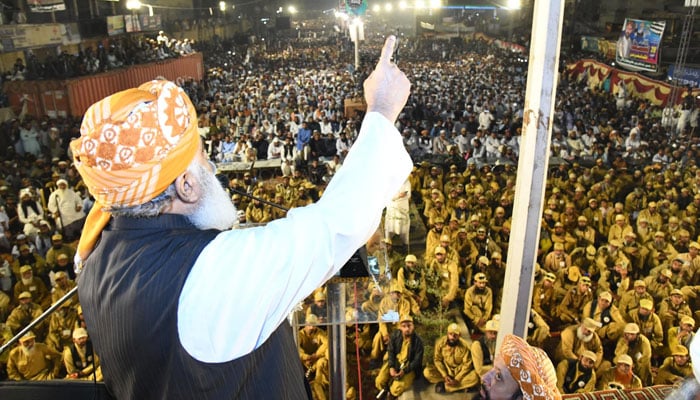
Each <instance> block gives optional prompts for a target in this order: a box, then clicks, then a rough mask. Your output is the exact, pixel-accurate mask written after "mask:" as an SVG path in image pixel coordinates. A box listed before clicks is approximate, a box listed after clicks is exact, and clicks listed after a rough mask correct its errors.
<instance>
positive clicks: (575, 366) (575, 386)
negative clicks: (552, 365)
mask: <svg viewBox="0 0 700 400" xmlns="http://www.w3.org/2000/svg"><path fill="white" fill-rule="evenodd" d="M595 386H596V376H595V371H593V370H590V371H587V372H584V371H583V370H582V369H581V368H580V364H579V361H577V360H576V361H574V360H562V361H560V362H559V364H557V388H559V392H561V393H562V394H571V393H589V392H593V391H595Z"/></svg>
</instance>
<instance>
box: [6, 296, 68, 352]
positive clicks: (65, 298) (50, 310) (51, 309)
mask: <svg viewBox="0 0 700 400" xmlns="http://www.w3.org/2000/svg"><path fill="white" fill-rule="evenodd" d="M77 293H78V286H76V287H74V288H73V289H71V290H70V291H69V292H68V293H66V294H65V295H63V297H61V298H60V299H58V301H56V302H55V303H53V304H52V305H51V307H49V308H47V309H46V311H44V312H43V313H42V314H41V315H40V316H38V317H37V318H36V319H35V320H34V321H32V322H30V323H29V325H27V326H26V327H25V328H24V329H22V330H21V331H19V332H18V333H17V334H16V335H15V336H14V337H13V338H12V339H10V340H9V341H8V342H7V343H5V344H3V345H2V347H0V354H2V353H3V352H4V351H5V350H7V349H8V348H9V347H10V346H12V345H13V344H14V343H15V342H17V341H18V340H19V339H20V338H21V337H22V336H24V334H25V333H27V332H29V331H30V330H31V329H32V328H34V327H35V326H36V325H37V324H39V323H41V322H42V321H43V320H45V319H46V317H48V316H49V315H51V314H53V312H54V311H56V310H57V309H58V308H59V307H61V305H63V303H65V302H66V301H68V299H70V298H71V297H73V296H74V295H76V294H77Z"/></svg>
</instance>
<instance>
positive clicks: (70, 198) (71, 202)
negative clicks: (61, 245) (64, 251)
mask: <svg viewBox="0 0 700 400" xmlns="http://www.w3.org/2000/svg"><path fill="white" fill-rule="evenodd" d="M56 186H57V189H56V190H54V191H53V192H52V193H51V195H50V196H49V200H48V204H47V207H48V208H49V211H50V212H51V214H52V215H53V218H54V220H55V221H56V227H57V228H58V229H59V230H60V231H62V232H63V235H64V236H65V238H66V241H68V242H72V241H74V240H75V239H77V238H78V236H79V235H80V230H81V229H82V228H83V223H84V219H85V213H84V212H83V199H82V198H81V197H80V196H79V195H78V194H77V193H75V191H73V189H71V188H69V187H68V181H66V180H65V179H59V180H57V181H56Z"/></svg>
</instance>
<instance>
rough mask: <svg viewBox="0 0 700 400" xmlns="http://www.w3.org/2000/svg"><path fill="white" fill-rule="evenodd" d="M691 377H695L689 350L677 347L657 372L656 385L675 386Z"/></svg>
mask: <svg viewBox="0 0 700 400" xmlns="http://www.w3.org/2000/svg"><path fill="white" fill-rule="evenodd" d="M689 376H693V366H692V365H691V363H690V357H689V356H688V348H687V347H685V346H676V347H674V348H673V349H672V350H671V355H670V356H669V357H666V359H664V362H663V364H661V367H659V369H658V371H657V372H656V377H655V378H654V385H675V384H677V383H680V382H681V381H683V379H685V378H686V377H689Z"/></svg>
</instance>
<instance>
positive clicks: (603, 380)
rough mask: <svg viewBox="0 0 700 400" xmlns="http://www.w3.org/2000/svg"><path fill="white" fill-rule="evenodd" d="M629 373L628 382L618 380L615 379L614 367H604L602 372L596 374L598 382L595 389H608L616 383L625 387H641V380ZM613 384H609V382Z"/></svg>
mask: <svg viewBox="0 0 700 400" xmlns="http://www.w3.org/2000/svg"><path fill="white" fill-rule="evenodd" d="M630 373H631V377H630V381H629V382H626V383H624V382H620V381H619V380H616V379H615V367H610V368H608V369H606V370H605V371H604V372H602V373H601V374H600V375H598V383H597V384H596V389H597V390H608V389H612V388H613V387H615V386H616V385H620V386H622V387H624V388H625V389H641V388H642V380H641V379H639V377H638V376H637V375H635V374H634V373H632V372H631V371H630ZM611 383H612V384H613V386H611V385H610V384H611Z"/></svg>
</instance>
